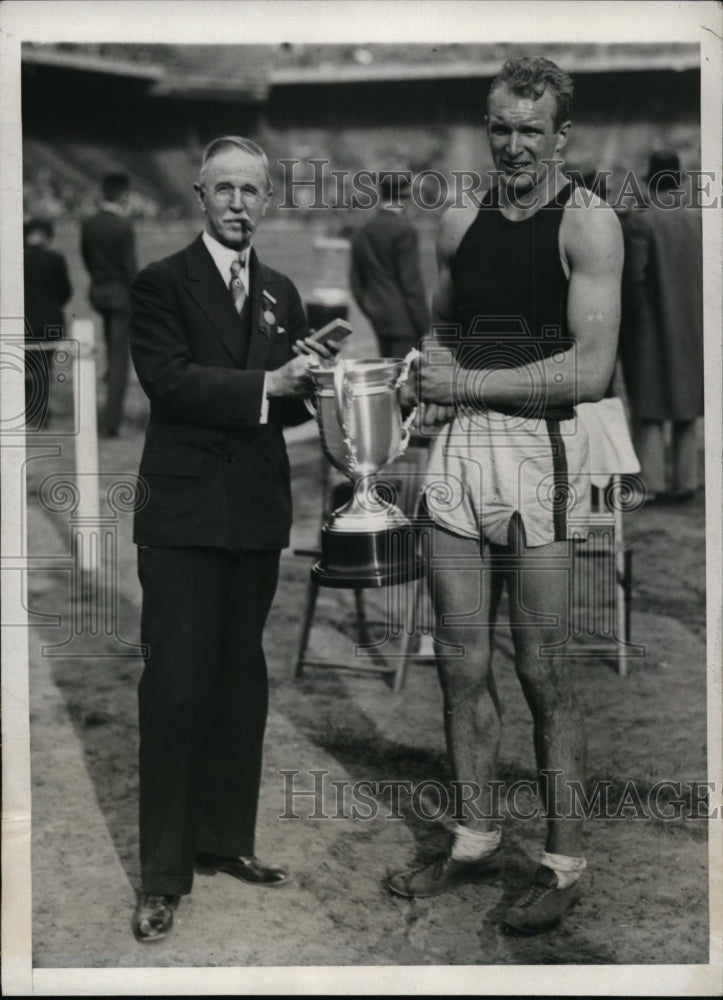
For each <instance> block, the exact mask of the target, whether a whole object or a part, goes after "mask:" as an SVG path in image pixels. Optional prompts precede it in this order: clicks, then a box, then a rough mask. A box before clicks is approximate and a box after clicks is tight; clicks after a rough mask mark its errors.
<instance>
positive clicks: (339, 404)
mask: <svg viewBox="0 0 723 1000" xmlns="http://www.w3.org/2000/svg"><path fill="white" fill-rule="evenodd" d="M347 384H348V383H347V378H346V362H345V361H343V360H341V359H340V360H339V361H337V363H336V367H335V368H334V402H335V403H336V419H337V420H338V422H339V429H340V430H341V435H342V440H343V441H344V447H345V448H346V453H347V459H348V464H349V465H350V466H351V468H350V469H349V470H348V472H347V475H349V476H350V477H353V476H354V474H355V472H356V471H357V470H358V467H359V463H358V459H357V453H356V448H355V447H354V441H353V439H352V435H351V434H350V433H349V431H348V429H347V421H346V420H345V417H344V411H345V406H346V404H347V403H348V399H349V393H348V391H347Z"/></svg>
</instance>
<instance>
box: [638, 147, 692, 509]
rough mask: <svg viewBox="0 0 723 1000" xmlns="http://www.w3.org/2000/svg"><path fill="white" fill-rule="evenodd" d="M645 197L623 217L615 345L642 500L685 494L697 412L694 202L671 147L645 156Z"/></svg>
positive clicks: (685, 497) (687, 493) (688, 487)
mask: <svg viewBox="0 0 723 1000" xmlns="http://www.w3.org/2000/svg"><path fill="white" fill-rule="evenodd" d="M648 202H649V204H648V206H647V207H646V208H642V209H639V210H637V211H633V212H631V213H630V214H629V216H628V217H627V218H626V220H625V250H626V252H625V270H624V276H623V324H622V328H621V337H620V351H621V358H622V364H623V372H624V377H625V383H626V387H627V391H628V395H629V399H630V405H631V409H632V418H633V440H634V443H635V448H636V450H637V453H638V457H639V459H640V464H641V467H642V478H643V480H644V482H645V486H646V489H647V494H648V497H647V500H648V502H654V501H655V500H660V499H668V500H675V501H681V500H690V499H692V497H693V495H694V492H695V490H696V488H697V486H698V469H697V449H696V440H695V421H696V418H697V417H700V416H702V414H703V284H702V268H703V245H702V225H701V215H700V209H699V208H694V207H692V206H691V205H690V204H688V203H687V198H686V196H685V192H684V191H683V190H682V188H681V177H680V161H679V158H678V156H677V154H676V153H674V152H668V151H665V152H659V153H654V154H653V155H652V156H651V157H650V163H649V169H648ZM666 421H670V422H671V423H672V448H671V456H670V469H671V480H670V491H667V490H666V462H665V439H664V423H665V422H666Z"/></svg>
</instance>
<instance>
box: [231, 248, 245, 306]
mask: <svg viewBox="0 0 723 1000" xmlns="http://www.w3.org/2000/svg"><path fill="white" fill-rule="evenodd" d="M243 266H244V260H243V256H241V257H240V258H237V259H236V260H234V261H232V262H231V281H230V282H229V286H228V287H229V288H230V289H231V295H232V296H233V303H234V305H235V306H236V312H237V313H239V314H240V313H241V310H242V309H243V307H244V302H245V301H246V286H245V285H244V281H243V278H242V277H241V270H242V268H243Z"/></svg>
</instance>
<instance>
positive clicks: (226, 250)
mask: <svg viewBox="0 0 723 1000" xmlns="http://www.w3.org/2000/svg"><path fill="white" fill-rule="evenodd" d="M203 242H204V244H205V246H206V249H207V250H208V252H209V253H210V254H211V257H212V258H213V262H214V264H215V265H216V267H217V268H218V271H219V274H220V275H221V277H222V278H223V283H224V285H228V283H229V281H230V279H231V263H232V261H234V260H238V251H237V250H232V249H231V248H230V247H225V246H224V245H223V243H219V242H218V240H216V239H214V238H213V236H211V235H210V234H209V233H207V232H206V230H205V229H204V231H203ZM250 260H251V248H250V247H249V248H248V249H247V250H246V251H245V259H244V265H243V267H242V268H241V279H242V280H243V283H244V286H245V288H246V291H248V290H249V288H250V284H249V263H250Z"/></svg>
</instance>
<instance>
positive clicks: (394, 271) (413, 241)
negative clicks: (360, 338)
mask: <svg viewBox="0 0 723 1000" xmlns="http://www.w3.org/2000/svg"><path fill="white" fill-rule="evenodd" d="M351 290H352V293H353V295H354V298H355V299H356V300H357V302H358V303H359V308H360V309H361V310H362V312H363V313H364V314H365V316H367V317H368V319H369V320H370V321H371V323H372V326H373V327H374V330H375V332H376V333H377V335H378V336H381V337H394V338H397V339H400V340H407V341H408V342H409V347H410V348H411V347H412V346H413V345H415V344H416V343H417V341H418V340H419V338H420V337H422V336H425V335H426V334H427V333H428V330H429V310H428V308H427V298H426V295H425V292H424V285H423V282H422V275H421V272H420V269H419V247H418V240H417V233H416V230H415V229H414V227H413V226H411V225H410V224H409V223H408V222H407V221H406V219H405V218H404V215H403V213H400V212H394V211H390V210H387V209H381V210H380V211H379V212H377V214H376V215H375V216H374V218H373V219H371V220H370V221H369V222H368V223H367V224H366V225H365V226H364V227H363V228H362V229H360V230H359V232H358V233H357V234H356V235H355V236H354V238H353V240H352V248H351Z"/></svg>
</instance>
